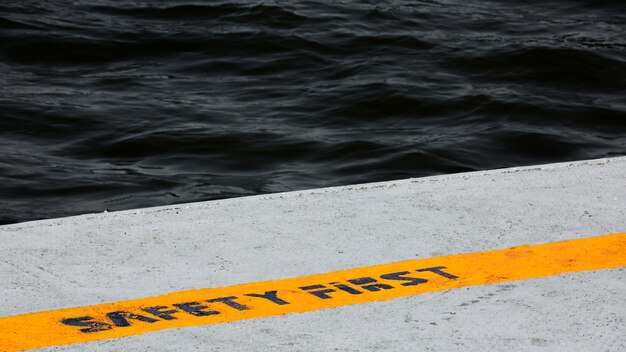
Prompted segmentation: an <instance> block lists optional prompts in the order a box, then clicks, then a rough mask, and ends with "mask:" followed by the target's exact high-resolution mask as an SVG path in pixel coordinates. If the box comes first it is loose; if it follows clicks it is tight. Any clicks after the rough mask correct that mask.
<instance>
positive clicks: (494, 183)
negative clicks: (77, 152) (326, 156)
mask: <svg viewBox="0 0 626 352" xmlns="http://www.w3.org/2000/svg"><path fill="white" fill-rule="evenodd" d="M625 201H626V157H624V158H613V159H602V160H591V161H583V162H574V163H563V164H554V165H546V166H538V167H527V168H515V169H505V170H494V171H487V172H475V173H467V174H455V175H446V176H437V177H427V178H420V179H411V180H402V181H395V182H385V183H375V184H366V185H357V186H347V187H336V188H328V189H320V190H311V191H302V192H290V193H283V194H273V195H266V196H256V197H246V198H237V199H229V200H222V201H212V202H204V203H194V204H185V205H178V206H171V207H159V208H150V209H140V210H132V211H123V212H116V213H104V214H92V215H84V216H78V217H71V218H64V219H54V220H45V221H37V222H30V223H23V224H16V225H9V226H2V227H0V239H1V240H2V242H1V243H2V244H1V245H0V272H1V273H2V275H0V303H1V304H0V316H7V315H14V314H21V313H26V312H33V311H40V310H48V309H58V308H62V307H72V306H81V305H89V304H97V303H101V302H111V301H118V300H124V299H131V298H141V297H146V296H152V295H157V294H163V293H168V292H172V291H178V290H183V289H190V288H200V287H215V286H226V285H234V284H238V283H244V282H253V281H265V280H272V279H281V278H288V277H296V276H301V275H307V274H313V273H322V272H329V271H335V270H341V269H348V268H352V267H357V266H366V265H374V264H381V263H388V262H394V261H400V260H406V259H412V258H421V257H432V256H439V255H446V254H452V253H465V252H475V251H483V250H490V249H499V248H506V247H510V246H516V245H520V244H532V243H544V242H552V241H560V240H567V239H574V238H579V237H588V236H594V235H600V234H607V233H616V232H624V231H626V221H625V220H624V219H626V216H625V215H626V206H625V205H624V204H625ZM625 297H626V271H625V270H624V268H621V269H611V270H602V271H595V272H586V273H576V274H565V275H560V276H555V277H548V278H542V279H531V280H525V281H519V282H513V283H507V284H494V285H484V286H476V287H470V288H462V289H456V290H450V291H444V292H439V293H430V294H423V295H417V296H412V297H406V298H399V299H395V300H391V301H385V302H376V303H368V304H361V305H354V306H345V307H339V308H334V309H328V310H321V311H316V312H310V313H304V314H290V315H287V316H280V317H271V318H261V319H255V320H248V321H239V322H234V323H227V324H222V325H209V326H199V327H192V328H184V329H175V330H165V331H160V332H153V333H149V334H144V335H139V336H132V337H126V338H121V339H116V340H108V341H101V342H93V343H87V344H80V345H70V346H64V347H56V348H51V349H50V350H59V351H60V350H63V351H66V350H76V351H111V350H171V351H186V350H202V351H205V350H210V351H266V350H271V351H328V350H337V351H381V350H383V351H430V350H433V351H467V350H476V351H478V350H492V351H493V350H495V351H503V350H515V351H526V350H543V349H545V350H550V351H624V350H626V333H625V331H626V330H625V329H626V328H625V324H626V298H625Z"/></svg>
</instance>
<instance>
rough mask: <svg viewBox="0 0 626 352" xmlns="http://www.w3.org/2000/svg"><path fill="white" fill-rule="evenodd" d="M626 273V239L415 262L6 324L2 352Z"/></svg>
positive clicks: (1, 328) (0, 327) (0, 331)
mask: <svg viewBox="0 0 626 352" xmlns="http://www.w3.org/2000/svg"><path fill="white" fill-rule="evenodd" d="M622 266H626V233H621V234H613V235H604V236H598V237H591V238H584V239H576V240H571V241H565V242H554V243H547V244H538V245H530V246H519V247H513V248H509V249H504V250H494V251H487V252H478V253H468V254H457V255H449V256H443V257H436V258H427V259H418V260H407V261H403V262H397V263H391V264H382V265H376V266H369V267H363V268H356V269H349V270H343V271H337V272H332V273H326V274H317V275H311V276H304V277H297V278H291V279H284V280H276V281H266V282H258V283H247V284H241V285H236V286H230V287H219V288H207V289H196V290H188V291H180V292H174V293H169V294H165V295H162V296H156V297H148V298H140V299H134V300H129V301H121V302H115V303H105V304H97V305H93V306H86V307H77V308H66V309H59V310H52V311H46V312H36V313H28V314H23V315H17V316H10V317H4V318H0V350H2V351H13V350H23V349H32V348H38V347H48V346H56V345H65V344H71V343H77V342H86V341H96V340H103V339H111V338H118V337H123V336H129V335H138V334H142V333H145V332H149V331H156V330H163V329H171V328H180V327H185V326H195V325H205V324H219V323H225V322H231V321H237V320H243V319H252V318H260V317H269V316H276V315H283V314H288V313H295V312H309V311H314V310H318V309H324V308H332V307H338V306H344V305H349V304H357V303H366V302H373V301H381V300H388V299H392V298H397V297H403V296H410V295H416V294H421V293H426V292H435V291H442V290H448V289H453V288H459V287H466V286H474V285H483V284H492V283H497V282H505V281H513V280H523V279H528V278H538V277H545V276H551V275H558V274H563V273H572V272H580V271H587V270H599V269H608V268H617V267H622Z"/></svg>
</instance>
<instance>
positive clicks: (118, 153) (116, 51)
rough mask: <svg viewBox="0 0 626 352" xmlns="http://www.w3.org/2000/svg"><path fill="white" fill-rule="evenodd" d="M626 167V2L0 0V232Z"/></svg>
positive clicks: (476, 0)
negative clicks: (497, 173) (592, 162)
mask: <svg viewBox="0 0 626 352" xmlns="http://www.w3.org/2000/svg"><path fill="white" fill-rule="evenodd" d="M617 155H626V1H621V0H620V1H574V0H572V1H569V0H563V1H522V2H519V1H517V2H515V1H504V0H503V1H479V0H464V1H457V0H441V1H402V0H394V1H363V0H354V1H330V0H327V1H293V0H289V1H265V2H263V1H248V2H217V1H204V2H203V1H125V0H121V1H110V0H90V1H87V0H84V1H66V0H40V1H32V0H20V1H17V0H0V223H11V222H19V221H26V220H33V219H40V218H49V217H58V216H64V215H73V214H79V213H86V212H99V211H103V210H105V209H107V208H108V209H109V210H119V209H127V208H134V207H144V206H155V205H163V204H172V203H182V202H189V201H199V200H208V199H217V198H226V197H236V196H244V195H252V194H259V193H268V192H280V191H288V190H297V189H306V188H312V187H324V186H332V185H342V184H351V183H360V182H369V181H380V180H390V179H399V178H407V177H415V176H425V175H434V174H442V173H453V172H462V171H473V170H482V169H491V168H501V167H508V166H516V165H528V164H538V163H547V162H557V161H566V160H574V159H587V158H599V157H607V156H617Z"/></svg>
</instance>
